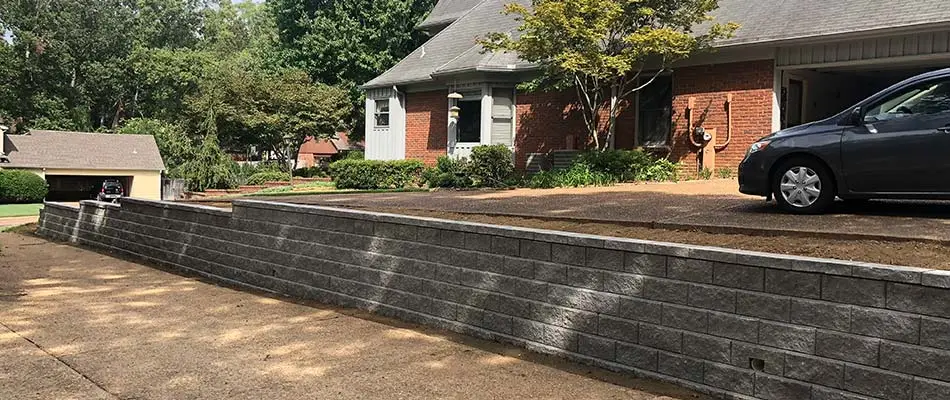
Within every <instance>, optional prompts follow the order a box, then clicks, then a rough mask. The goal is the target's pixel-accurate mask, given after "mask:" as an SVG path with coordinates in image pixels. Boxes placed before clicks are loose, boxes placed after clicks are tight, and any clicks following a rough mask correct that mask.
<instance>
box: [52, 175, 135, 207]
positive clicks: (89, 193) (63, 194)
mask: <svg viewBox="0 0 950 400" xmlns="http://www.w3.org/2000/svg"><path fill="white" fill-rule="evenodd" d="M106 179H117V180H118V181H119V182H121V183H122V187H123V188H124V189H125V193H126V195H128V194H129V188H131V187H132V177H131V176H88V175H46V182H47V183H48V184H49V194H48V195H47V196H46V199H47V200H48V201H67V202H74V201H81V200H95V199H96V195H97V194H98V193H99V190H100V189H101V188H102V182H103V181H105V180H106Z"/></svg>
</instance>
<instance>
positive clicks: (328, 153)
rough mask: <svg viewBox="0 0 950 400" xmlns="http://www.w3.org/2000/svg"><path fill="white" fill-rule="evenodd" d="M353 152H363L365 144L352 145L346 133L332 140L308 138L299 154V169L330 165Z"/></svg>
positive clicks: (301, 146) (341, 133)
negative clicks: (331, 162) (336, 159)
mask: <svg viewBox="0 0 950 400" xmlns="http://www.w3.org/2000/svg"><path fill="white" fill-rule="evenodd" d="M353 150H363V143H362V142H358V143H350V138H349V135H347V134H346V132H339V133H337V134H336V137H334V138H330V139H315V138H312V137H308V138H307V140H306V141H305V142H304V143H303V144H302V145H300V151H299V152H298V153H297V168H309V167H313V166H317V165H321V164H326V163H329V162H330V161H331V160H333V159H335V158H338V157H340V156H342V155H343V154H344V153H346V152H348V151H353Z"/></svg>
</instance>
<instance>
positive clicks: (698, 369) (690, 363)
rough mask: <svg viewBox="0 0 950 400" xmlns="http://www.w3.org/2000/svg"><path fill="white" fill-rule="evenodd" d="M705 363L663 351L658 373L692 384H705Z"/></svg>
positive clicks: (660, 356)
mask: <svg viewBox="0 0 950 400" xmlns="http://www.w3.org/2000/svg"><path fill="white" fill-rule="evenodd" d="M703 364H704V363H703V362H702V361H700V360H696V359H693V358H689V357H685V356H681V355H677V354H670V353H667V352H665V351H661V352H660V355H659V359H658V362H657V372H659V373H661V374H665V375H669V376H673V377H677V378H680V379H685V380H687V381H691V382H697V383H702V382H703Z"/></svg>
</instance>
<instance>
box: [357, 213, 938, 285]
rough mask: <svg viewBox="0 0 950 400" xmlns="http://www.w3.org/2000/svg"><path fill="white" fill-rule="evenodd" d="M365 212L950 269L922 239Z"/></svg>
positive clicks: (935, 244) (490, 216) (929, 244)
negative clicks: (740, 232) (742, 231)
mask: <svg viewBox="0 0 950 400" xmlns="http://www.w3.org/2000/svg"><path fill="white" fill-rule="evenodd" d="M359 209H361V210H367V211H377V212H385V213H392V214H403V215H414V216H419V217H430V218H441V219H447V220H453V221H466V222H478V223H485V224H493V225H509V226H519V227H524V228H535V229H548V230H555V231H566V232H577V233H586V234H594V235H603V236H613V237H624V238H633V239H643V240H655V241H659V242H672V243H683V244H694V245H701V246H716V247H725V248H732V249H741V250H749V251H762V252H768V253H776V254H788V255H797V256H806V257H820V258H832V259H838V260H847V261H863V262H870V263H878V264H889V265H900V266H910V267H921V268H932V269H942V270H950V246H946V245H944V244H940V243H933V242H922V241H910V240H902V241H887V240H868V239H846V238H845V239H835V238H827V237H808V236H807V235H805V234H795V235H768V236H766V235H755V234H734V233H709V232H703V231H700V230H687V229H682V230H681V229H662V228H650V227H642V226H631V225H625V224H618V223H606V222H580V221H577V222H575V221H567V220H551V219H545V218H528V217H511V216H498V215H486V214H468V213H453V212H443V211H428V210H418V209H404V208H377V207H369V208H364V207H360V208H359Z"/></svg>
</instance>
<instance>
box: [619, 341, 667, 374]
mask: <svg viewBox="0 0 950 400" xmlns="http://www.w3.org/2000/svg"><path fill="white" fill-rule="evenodd" d="M659 353H660V352H659V351H658V350H657V349H653V348H648V347H643V346H637V345H632V344H625V343H617V359H616V360H617V362H618V363H621V364H623V365H629V366H631V367H634V368H638V369H642V370H647V371H656V369H657V362H658V357H659Z"/></svg>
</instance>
